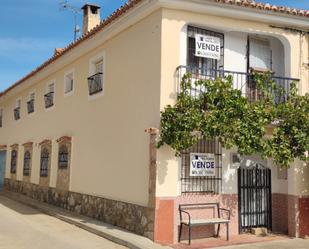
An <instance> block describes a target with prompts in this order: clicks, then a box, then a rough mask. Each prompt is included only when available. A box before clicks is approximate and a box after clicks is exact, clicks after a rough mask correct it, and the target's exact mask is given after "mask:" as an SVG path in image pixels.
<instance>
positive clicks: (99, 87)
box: [88, 73, 103, 95]
mask: <svg viewBox="0 0 309 249" xmlns="http://www.w3.org/2000/svg"><path fill="white" fill-rule="evenodd" d="M88 89H89V95H93V94H96V93H99V92H102V91H103V73H97V74H95V75H92V76H90V77H89V78H88Z"/></svg>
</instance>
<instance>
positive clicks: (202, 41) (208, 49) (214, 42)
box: [195, 34, 221, 60]
mask: <svg viewBox="0 0 309 249" xmlns="http://www.w3.org/2000/svg"><path fill="white" fill-rule="evenodd" d="M220 50H221V45H220V38H218V37H214V36H208V35H200V34H196V35H195V56H197V57H204V58H211V59H215V60H220Z"/></svg>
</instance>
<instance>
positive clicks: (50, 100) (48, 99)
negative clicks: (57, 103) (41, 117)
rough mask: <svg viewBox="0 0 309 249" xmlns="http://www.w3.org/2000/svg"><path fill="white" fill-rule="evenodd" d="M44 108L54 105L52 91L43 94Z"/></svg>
mask: <svg viewBox="0 0 309 249" xmlns="http://www.w3.org/2000/svg"><path fill="white" fill-rule="evenodd" d="M44 100H45V108H49V107H52V106H53V105H54V92H49V93H47V94H45V95H44Z"/></svg>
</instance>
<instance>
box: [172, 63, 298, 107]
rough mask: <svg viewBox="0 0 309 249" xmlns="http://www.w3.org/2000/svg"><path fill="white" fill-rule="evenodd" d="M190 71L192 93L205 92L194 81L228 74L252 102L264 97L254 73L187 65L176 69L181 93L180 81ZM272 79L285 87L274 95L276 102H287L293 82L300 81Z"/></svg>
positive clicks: (234, 85)
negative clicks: (281, 91)
mask: <svg viewBox="0 0 309 249" xmlns="http://www.w3.org/2000/svg"><path fill="white" fill-rule="evenodd" d="M187 73H189V74H190V77H191V84H192V87H191V89H190V95H192V96H198V95H199V94H200V93H203V92H205V89H203V87H202V86H195V84H194V82H195V81H197V80H211V79H216V78H218V77H219V78H224V77H227V76H231V78H232V84H233V87H234V88H235V89H238V90H240V91H241V93H242V95H243V96H245V97H247V98H248V99H249V101H250V102H254V101H257V100H259V99H261V98H263V96H262V93H261V91H260V90H259V89H258V88H257V86H256V83H255V81H254V75H253V73H243V72H234V71H227V70H213V69H204V68H198V67H187V66H179V67H177V69H176V77H177V91H178V93H180V91H181V88H180V85H181V84H180V83H181V80H182V77H183V76H184V75H185V74H187ZM271 80H273V81H274V82H275V83H276V84H277V86H279V87H280V88H281V89H283V90H284V91H283V93H281V94H280V95H279V94H276V96H274V98H275V101H276V103H282V102H285V101H286V100H287V99H288V96H289V94H290V90H291V84H292V83H293V82H295V83H298V82H299V79H294V78H287V77H279V76H274V75H273V76H271Z"/></svg>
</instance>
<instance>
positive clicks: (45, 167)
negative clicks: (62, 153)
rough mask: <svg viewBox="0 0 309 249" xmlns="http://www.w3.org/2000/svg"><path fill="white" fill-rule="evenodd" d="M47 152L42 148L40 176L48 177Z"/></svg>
mask: <svg viewBox="0 0 309 249" xmlns="http://www.w3.org/2000/svg"><path fill="white" fill-rule="evenodd" d="M48 165H49V151H48V149H46V148H43V149H42V151H41V164H40V176H41V177H48Z"/></svg>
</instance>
